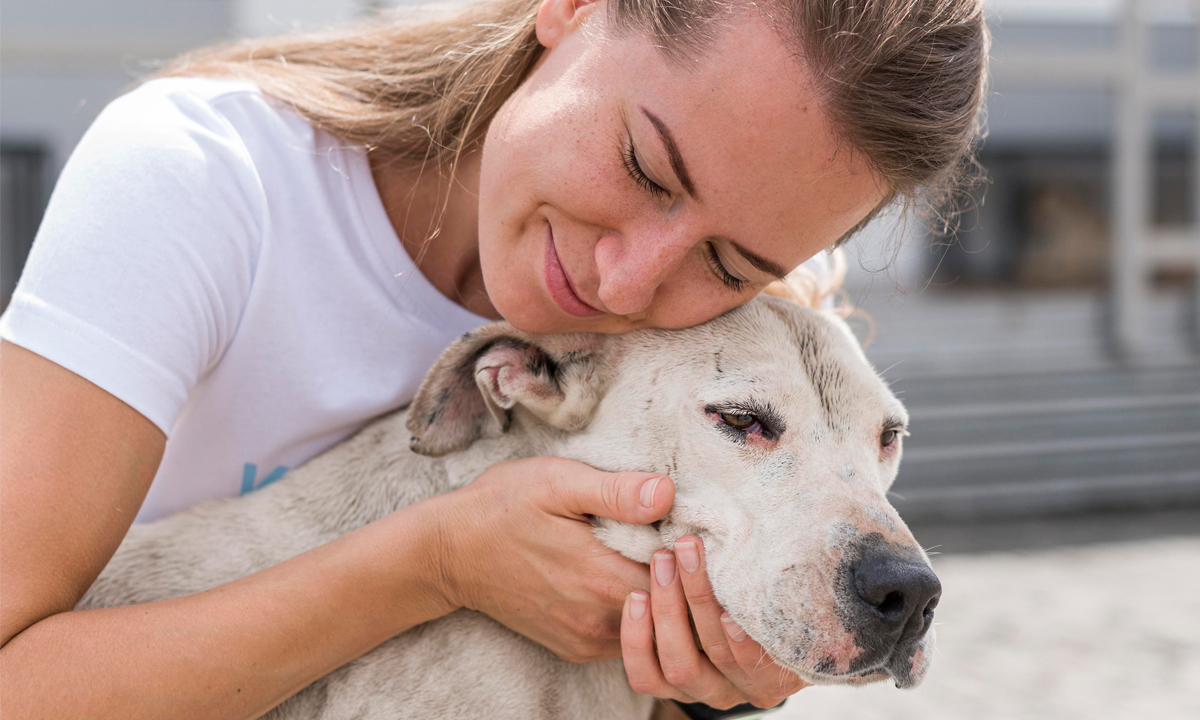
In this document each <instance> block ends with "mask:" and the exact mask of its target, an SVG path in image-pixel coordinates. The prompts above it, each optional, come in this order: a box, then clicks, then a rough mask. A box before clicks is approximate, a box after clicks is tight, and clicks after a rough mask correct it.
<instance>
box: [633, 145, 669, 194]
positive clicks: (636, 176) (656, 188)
mask: <svg viewBox="0 0 1200 720" xmlns="http://www.w3.org/2000/svg"><path fill="white" fill-rule="evenodd" d="M624 164H625V170H626V171H627V172H628V173H629V177H631V178H633V181H634V182H635V183H637V185H638V187H640V188H641V189H642V190H645V191H646V192H648V193H650V194H651V195H653V196H654V198H655V199H657V200H665V199H666V198H669V197H671V191H670V190H668V189H666V188H665V187H663V186H662V185H659V184H658V183H656V182H654V181H653V180H651V179H650V176H649V175H647V174H646V171H644V170H642V164H641V163H640V162H638V157H637V150H635V149H634V147H633V142H632V141H630V143H629V144H628V145H626V146H625V158H624Z"/></svg>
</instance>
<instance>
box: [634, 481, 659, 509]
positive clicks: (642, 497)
mask: <svg viewBox="0 0 1200 720" xmlns="http://www.w3.org/2000/svg"><path fill="white" fill-rule="evenodd" d="M661 480H662V478H661V477H655V478H650V479H649V480H647V481H646V482H644V483H642V490H641V492H639V493H638V500H639V501H640V502H641V503H642V507H644V508H652V507H654V491H655V490H656V489H657V488H658V483H659V481H661Z"/></svg>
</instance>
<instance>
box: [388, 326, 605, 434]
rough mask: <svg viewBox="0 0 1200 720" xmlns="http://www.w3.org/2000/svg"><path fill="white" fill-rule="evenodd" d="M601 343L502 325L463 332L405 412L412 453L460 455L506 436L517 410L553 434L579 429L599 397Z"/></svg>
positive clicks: (599, 337)
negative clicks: (483, 439) (485, 441)
mask: <svg viewBox="0 0 1200 720" xmlns="http://www.w3.org/2000/svg"><path fill="white" fill-rule="evenodd" d="M606 343H607V337H606V336H604V335H595V334H575V335H545V336H534V335H526V334H525V333H522V332H519V331H518V330H516V329H515V328H513V327H512V326H511V325H509V324H508V323H493V324H491V325H485V326H484V327H482V328H479V329H478V330H475V331H473V332H469V333H467V334H466V335H464V336H462V337H461V338H459V339H458V340H456V341H455V342H453V343H452V344H451V345H450V346H449V347H447V348H446V349H445V351H443V352H442V355H441V357H439V358H438V361H437V362H436V363H434V365H433V368H432V369H430V371H429V372H428V373H426V375H425V379H424V380H423V381H422V382H421V387H420V388H419V389H418V390H417V395H416V397H415V398H414V399H413V402H412V405H410V406H409V409H408V430H409V432H411V433H412V441H411V446H412V449H413V450H414V451H415V452H418V453H420V454H422V455H430V456H434V457H437V456H441V455H445V454H447V453H450V452H454V451H455V450H462V449H463V448H465V447H467V446H469V445H470V444H471V443H473V442H475V441H476V440H477V439H479V438H480V437H481V436H484V435H488V436H494V435H497V434H499V433H502V432H504V431H506V430H508V426H509V424H510V422H511V421H512V410H513V408H514V407H516V406H518V405H520V406H521V407H523V408H525V409H527V410H529V411H530V412H531V413H533V415H535V416H536V417H538V418H540V419H541V420H542V421H543V422H545V423H547V424H549V425H551V426H553V427H556V428H559V429H562V430H568V431H571V430H580V429H582V428H583V427H585V426H586V425H587V424H588V422H589V421H590V420H591V418H592V411H593V410H595V407H596V403H597V402H598V401H599V399H600V395H601V393H602V392H603V388H602V387H601V379H600V375H601V373H600V372H599V371H598V367H599V365H598V360H599V355H600V354H601V352H602V351H603V349H604V347H605V345H606Z"/></svg>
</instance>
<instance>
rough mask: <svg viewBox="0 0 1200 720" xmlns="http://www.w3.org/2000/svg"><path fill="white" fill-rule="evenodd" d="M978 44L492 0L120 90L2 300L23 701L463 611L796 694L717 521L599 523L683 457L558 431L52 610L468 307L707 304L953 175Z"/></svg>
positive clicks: (142, 680) (313, 646)
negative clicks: (634, 454) (656, 464)
mask: <svg viewBox="0 0 1200 720" xmlns="http://www.w3.org/2000/svg"><path fill="white" fill-rule="evenodd" d="M986 52H987V33H986V28H985V26H984V20H983V16H982V9H981V2H980V1H979V0H874V1H871V0H867V1H866V2H859V3H849V2H845V1H844V0H807V1H801V0H768V1H767V2H760V3H740V2H726V1H724V0H693V1H691V2H685V3H681V2H675V1H672V0H607V2H605V1H604V0H598V1H595V2H589V1H587V0H489V1H486V2H483V3H481V4H478V5H476V6H474V7H472V8H470V9H467V10H465V11H462V12H460V13H458V14H454V15H449V16H446V17H441V18H438V19H434V20H428V21H425V22H421V23H416V22H411V23H399V22H393V23H391V24H378V25H373V26H370V27H365V28H356V29H352V30H347V31H342V32H339V33H335V34H331V35H324V36H314V37H302V38H282V39H272V40H266V41H260V42H253V43H243V44H238V45H234V46H229V47H223V48H216V49H212V50H209V51H205V52H201V53H199V54H196V55H194V56H190V57H184V58H182V59H181V60H180V61H178V62H177V63H176V64H175V65H173V66H172V67H170V68H168V69H167V70H166V71H165V72H163V73H161V74H160V76H161V77H160V78H159V79H156V80H154V81H151V82H148V83H146V84H144V85H142V86H141V87H140V88H138V89H136V90H134V91H133V92H131V93H130V94H129V95H127V96H125V97H123V98H121V99H119V100H117V101H116V102H114V103H113V104H112V105H111V106H110V107H109V108H108V109H107V110H106V111H105V112H104V113H103V114H102V115H101V117H100V118H99V119H98V120H97V121H96V124H95V125H94V126H93V128H92V129H91V130H90V131H89V133H88V136H87V137H85V139H84V140H83V141H82V143H81V145H80V147H79V148H78V150H77V151H76V153H75V154H74V155H73V157H72V159H71V161H70V162H69V163H68V166H67V168H66V169H65V170H64V172H63V175H62V177H61V179H60V181H59V185H58V187H57V188H56V191H55V194H54V197H53V199H52V201H51V203H50V207H49V209H48V210H47V214H46V217H45V220H44V221H43V225H42V228H41V230H40V233H39V237H38V240H37V243H36V246H35V248H34V251H33V253H32V254H31V257H30V260H29V263H28V265H27V269H26V271H25V274H24V276H23V278H22V280H21V284H20V287H19V288H18V291H17V293H16V294H15V296H14V300H13V302H12V305H11V307H10V309H9V310H8V311H7V313H6V314H5V316H4V319H3V323H2V325H0V334H2V336H3V340H4V342H3V344H2V345H0V384H2V387H3V393H2V394H0V422H2V423H3V425H4V433H3V440H2V442H3V458H4V460H3V506H2V508H0V512H2V513H3V515H2V517H0V523H2V525H3V528H4V542H3V545H2V551H0V552H2V555H0V572H2V573H3V577H4V580H5V583H4V584H5V591H4V593H3V597H2V599H0V603H2V607H0V610H2V612H0V624H2V625H3V627H2V630H3V638H2V639H3V641H4V642H5V643H6V644H5V646H4V647H3V650H0V663H2V668H3V678H2V681H3V690H2V692H3V694H4V698H5V711H6V716H10V717H24V716H33V715H39V716H57V717H82V716H109V715H118V716H122V717H150V716H179V715H181V714H185V713H186V715H187V716H188V717H195V718H201V717H204V718H208V717H212V718H229V717H253V716H256V715H259V714H261V713H263V712H265V711H266V710H268V709H269V708H271V707H272V706H274V705H276V704H278V703H279V702H280V701H281V700H283V699H284V698H286V697H288V696H289V695H290V694H292V693H295V692H296V691H297V690H299V689H300V688H302V687H304V686H305V685H306V684H308V683H309V682H311V681H313V680H314V679H316V678H318V677H320V676H321V675H323V674H325V673H327V672H329V671H330V670H332V669H334V668H336V667H338V666H340V665H342V664H344V663H345V662H347V661H349V660H351V659H352V658H355V657H357V656H359V655H361V654H362V653H364V652H366V651H368V650H369V649H371V648H372V647H374V646H376V645H378V644H379V643H381V642H383V641H384V640H386V639H387V638H389V637H391V636H393V635H395V634H396V633H398V632H401V631H403V630H405V629H407V628H410V627H412V626H414V625H416V624H418V623H421V622H424V621H427V620H431V619H434V618H437V617H440V616H442V615H444V614H446V613H449V612H451V611H453V610H454V609H456V608H459V607H470V608H474V609H477V610H480V611H482V612H485V613H487V614H489V615H490V616H491V617H493V618H495V619H496V620H498V621H500V622H502V623H504V624H505V625H507V626H509V627H511V628H512V629H514V630H516V631H517V632H520V633H522V634H524V635H526V636H528V637H530V638H532V639H534V640H536V641H538V642H540V643H542V644H544V645H545V646H547V647H548V648H550V649H551V650H553V651H555V652H556V653H558V654H559V655H561V656H563V657H565V658H568V659H571V660H576V661H587V660H591V659H596V658H602V657H616V656H623V658H624V661H625V665H626V669H627V671H628V674H629V678H630V682H631V683H632V684H633V686H634V688H635V689H637V690H639V691H641V692H645V693H652V694H654V695H657V696H659V697H663V698H672V699H676V700H681V701H687V702H693V701H699V702H703V703H707V704H708V705H711V706H714V707H717V708H728V707H730V706H732V705H735V704H738V703H743V702H751V703H753V704H755V705H757V706H760V707H769V706H773V705H775V704H778V703H779V702H780V701H781V700H782V699H783V698H784V697H786V696H787V695H789V694H791V693H793V692H795V691H796V690H798V689H799V688H800V687H802V686H803V682H802V681H801V680H800V679H799V678H798V677H797V676H795V675H794V674H792V673H790V672H785V671H782V670H781V669H780V668H779V667H778V666H776V665H774V663H772V662H770V661H769V660H763V659H762V657H761V649H760V648H759V646H758V645H757V644H756V643H755V642H754V641H753V640H752V639H748V638H746V636H745V633H743V632H742V631H741V630H740V629H739V628H738V627H736V625H735V624H734V623H733V622H732V621H730V620H728V618H727V617H724V616H723V615H722V612H721V609H720V607H719V606H718V604H717V603H716V601H715V600H714V599H713V597H712V595H711V591H710V590H709V587H708V582H707V580H706V578H705V575H704V564H703V547H702V545H701V543H700V541H699V539H698V538H694V537H686V538H683V539H682V540H681V541H680V543H677V544H676V547H675V552H674V553H672V552H663V553H660V554H659V555H658V556H656V558H655V562H654V563H653V568H652V570H651V571H649V572H648V571H647V569H646V568H645V567H643V566H640V565H638V564H636V563H633V562H630V561H628V560H626V559H624V558H621V557H618V556H615V555H614V554H613V553H611V552H608V551H606V550H605V549H604V548H603V547H602V546H600V545H599V544H598V543H597V542H596V541H595V540H594V539H593V538H592V536H591V533H590V530H589V526H588V525H587V523H586V522H585V521H584V515H586V514H595V515H602V516H606V517H611V518H615V519H619V520H623V521H626V522H635V523H649V522H653V521H654V520H656V519H658V518H660V517H662V516H663V515H664V514H665V513H666V511H667V510H668V508H669V506H670V503H671V500H672V496H673V486H672V484H671V482H670V480H669V478H663V477H661V476H660V475H655V474H652V473H641V474H639V473H619V474H607V473H602V472H599V471H596V470H594V469H592V468H588V467H585V466H582V465H579V464H577V463H572V462H568V461H565V460H562V459H554V458H534V459H527V460H521V461H516V462H509V463H503V464H501V465H497V466H494V467H492V468H489V469H488V470H486V471H485V472H484V473H483V475H482V476H481V477H480V478H479V480H477V481H476V482H475V483H473V484H471V485H470V486H468V487H467V488H464V489H463V490H460V491H457V492H454V493H451V494H449V495H445V496H441V497H438V498H435V499H433V500H431V501H429V502H425V503H420V504H418V505H415V506H411V507H408V508H404V509H402V510H400V511H398V512H396V513H395V514H393V515H391V516H389V517H388V518H386V519H384V520H382V521H380V522H377V523H373V524H371V525H368V526H365V527H363V528H361V529H360V530H358V531H356V532H353V533H351V534H349V535H346V536H344V537H342V538H341V539H339V540H337V541H335V542H332V543H330V544H328V545H325V546H322V547H319V548H316V549H314V550H312V551H310V552H308V553H305V554H303V555H300V556H298V557H296V558H294V559H292V560H290V561H288V562H285V563H282V564H280V565H277V566H275V567H273V568H270V569H268V570H265V571H263V572H260V573H257V574H255V575H251V576H249V577H246V578H244V579H242V580H239V581H236V582H233V583H229V584H228V585H224V586H220V587H218V588H215V589H213V590H210V591H208V592H204V593H200V594H197V595H193V596H188V597H183V598H178V599H175V600H170V601H165V602H156V603H149V604H145V605H141V606H135V607H124V608H111V609H104V610H95V611H88V612H73V611H71V609H72V607H73V606H74V604H75V602H76V601H77V599H78V598H79V597H80V596H81V595H82V593H83V592H84V591H85V589H86V588H87V587H88V585H89V584H90V583H91V582H92V580H93V579H94V578H95V577H96V575H97V574H98V573H99V571H100V570H101V568H102V567H103V566H104V564H105V563H106V561H107V560H108V558H109V557H110V556H111V555H112V553H113V551H114V550H115V548H116V546H117V545H118V544H119V543H120V541H121V538H122V537H123V535H124V534H125V532H126V530H127V529H128V527H129V525H130V523H131V522H133V520H134V518H135V516H138V515H139V509H140V518H141V519H153V518H154V517H159V516H161V515H163V514H166V513H168V512H171V511H174V510H177V509H179V508H181V507H185V506H187V505H189V504H192V503H194V502H198V501H200V500H203V499H206V498H210V497H218V496H222V495H233V494H237V493H239V492H241V493H244V492H250V491H253V490H254V489H256V488H258V487H261V486H262V485H263V484H265V483H267V482H272V481H274V480H276V479H278V477H280V476H282V475H283V474H285V473H286V472H287V468H289V467H294V466H295V465H296V464H299V463H302V462H303V461H304V460H305V459H307V458H308V457H311V456H313V455H315V454H317V453H319V452H320V451H321V450H323V449H325V448H327V447H329V446H330V445H332V444H333V443H335V442H337V441H339V440H341V439H343V438H345V437H346V436H347V435H349V434H350V433H352V432H353V431H354V430H355V429H357V428H358V427H360V426H361V425H362V424H364V423H365V422H366V421H367V420H368V419H369V418H371V417H373V416H375V415H377V414H379V413H382V412H386V411H388V410H391V409H394V408H396V407H400V406H402V405H404V404H405V403H407V402H408V401H409V400H411V398H412V393H413V391H414V390H415V388H416V383H417V382H419V380H420V378H421V376H422V374H423V372H424V370H425V369H426V368H427V367H428V365H429V364H430V363H431V362H432V359H433V358H434V357H435V356H436V354H437V352H438V351H439V350H440V349H441V348H442V347H443V346H444V345H445V344H446V342H448V341H449V340H450V339H452V338H453V337H454V336H456V335H457V334H459V333H461V332H463V331H465V330H467V329H470V328H471V327H474V326H476V325H478V324H480V323H483V322H486V321H487V320H488V319H494V318H504V319H506V320H508V321H509V322H511V323H512V324H514V325H515V326H517V327H518V328H520V329H522V330H526V331H529V332H535V333H559V332H573V331H594V332H608V333H619V332H625V331H628V330H631V329H634V328H640V327H660V328H677V327H685V326H689V325H693V324H696V323H700V322H703V321H705V320H708V319H710V318H713V317H715V316H717V315H719V314H720V313H722V312H724V311H726V310H729V309H730V308H733V307H736V306H738V305H740V304H742V303H745V302H747V301H748V300H750V299H751V298H753V297H754V296H755V295H756V294H757V293H758V292H759V291H761V290H762V289H764V288H765V287H766V286H767V285H768V284H769V283H771V282H772V281H774V280H776V279H779V278H781V277H782V276H784V275H785V274H787V273H788V272H789V271H790V270H792V269H793V268H796V267H797V266H798V265H800V264H801V263H802V262H804V261H805V260H806V259H808V258H810V257H812V256H813V255H815V254H817V253H819V252H820V251H822V250H824V249H827V248H830V247H833V246H836V245H837V244H838V243H840V242H842V241H844V240H845V239H846V238H848V237H849V236H850V235H852V234H853V233H854V231H855V230H857V229H858V228H860V227H861V226H862V225H863V224H865V223H866V222H867V221H868V220H869V219H870V218H871V217H872V216H873V215H874V214H875V213H876V211H877V210H878V209H880V208H881V207H883V206H885V205H887V204H888V203H891V202H893V201H895V200H906V201H909V202H915V201H918V200H923V199H937V198H938V197H940V196H941V195H942V194H944V192H945V191H946V190H947V188H949V187H950V186H951V185H952V183H953V182H954V180H955V178H956V177H957V176H958V174H959V173H960V169H961V168H962V167H964V163H966V162H967V161H968V159H969V154H970V150H971V147H972V144H973V142H974V140H975V138H976V136H977V132H978V130H977V126H976V115H977V112H978V109H979V106H980V103H981V98H982V95H983V76H984V67H985V58H986ZM220 551H221V548H220V546H219V539H215V542H214V548H213V552H214V553H215V552H220ZM689 612H690V613H691V616H692V618H693V621H694V623H695V627H696V632H697V634H698V636H699V638H700V641H701V645H702V647H701V648H697V646H696V644H695V643H694V642H693V639H692V634H691V628H690V626H689V623H688V614H689ZM185 709H186V710H185Z"/></svg>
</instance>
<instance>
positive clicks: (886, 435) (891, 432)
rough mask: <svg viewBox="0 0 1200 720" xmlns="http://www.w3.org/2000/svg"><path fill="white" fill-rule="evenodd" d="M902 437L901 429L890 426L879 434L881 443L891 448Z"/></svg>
mask: <svg viewBox="0 0 1200 720" xmlns="http://www.w3.org/2000/svg"><path fill="white" fill-rule="evenodd" d="M899 439H900V430H899V429H897V428H888V429H887V430H884V431H883V433H882V434H880V436H879V444H880V445H882V446H883V447H885V448H890V447H892V446H894V445H895V444H896V441H897V440H899Z"/></svg>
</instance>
